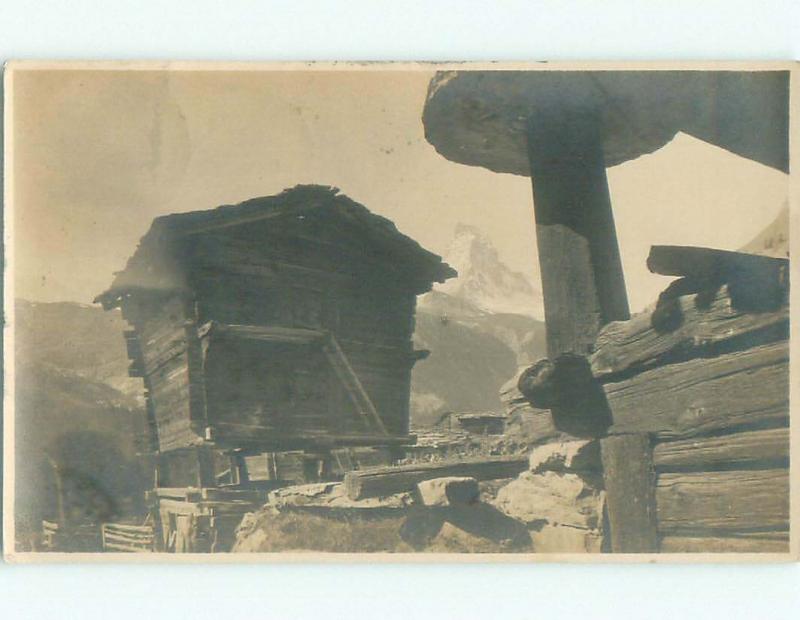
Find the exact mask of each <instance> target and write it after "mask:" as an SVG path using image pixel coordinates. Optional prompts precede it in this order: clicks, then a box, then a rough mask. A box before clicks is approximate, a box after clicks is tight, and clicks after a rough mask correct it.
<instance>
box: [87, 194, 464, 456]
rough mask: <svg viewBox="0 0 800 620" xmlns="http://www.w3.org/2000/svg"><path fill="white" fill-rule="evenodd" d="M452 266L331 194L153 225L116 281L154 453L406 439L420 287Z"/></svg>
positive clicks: (114, 300) (108, 297) (110, 299)
mask: <svg viewBox="0 0 800 620" xmlns="http://www.w3.org/2000/svg"><path fill="white" fill-rule="evenodd" d="M454 275H456V273H455V271H454V270H453V269H452V268H450V267H449V266H448V265H447V264H445V263H443V262H442V260H441V258H440V257H439V256H436V255H435V254H432V253H431V252H428V251H426V250H425V249H423V248H422V247H420V245H419V244H417V243H416V242H415V241H413V240H412V239H410V238H409V237H407V236H405V235H403V234H401V233H400V232H399V231H398V230H397V229H396V228H395V226H394V224H393V223H392V222H390V221H389V220H387V219H385V218H383V217H380V216H378V215H375V214H373V213H371V212H370V211H369V210H368V209H367V208H366V207H364V206H363V205H360V204H358V203H356V202H355V201H353V200H351V199H350V198H348V197H346V196H344V195H342V194H339V193H338V190H336V189H334V188H329V187H323V186H316V185H304V186H297V187H294V188H292V189H288V190H286V191H284V192H282V193H281V194H278V195H276V196H269V197H264V198H255V199H252V200H248V201H245V202H243V203H241V204H238V205H234V206H222V207H219V208H217V209H213V210H207V211H194V212H189V213H178V214H173V215H167V216H164V217H159V218H157V219H156V220H155V221H154V222H153V224H152V227H151V228H150V230H149V232H148V233H147V234H146V235H145V236H144V237H143V238H142V240H141V242H140V244H139V247H138V248H137V250H136V252H135V253H134V255H133V256H132V257H131V258H130V260H129V261H128V264H127V266H126V267H125V269H124V270H123V271H121V272H119V273H118V274H117V275H116V277H115V279H114V281H113V283H112V285H111V287H110V288H109V289H108V290H107V291H106V292H104V293H102V294H101V295H99V296H98V297H97V299H96V300H95V301H98V302H100V303H102V305H103V307H104V308H105V309H107V310H110V309H112V308H117V307H120V308H121V309H122V313H123V316H124V318H125V319H126V320H127V321H128V322H129V323H130V325H131V326H132V329H131V330H130V331H128V332H126V334H125V338H126V341H127V345H128V354H129V357H130V359H131V366H130V373H131V375H132V376H138V377H142V379H143V381H144V388H145V395H146V400H147V411H148V416H149V420H150V425H149V428H150V438H149V439H150V445H151V447H152V449H153V451H159V452H167V451H174V450H180V449H184V448H190V447H196V446H203V445H207V446H214V447H215V448H221V449H241V450H245V451H250V452H251V453H258V452H264V451H269V450H292V449H320V448H323V449H330V448H332V447H335V446H359V445H360V446H388V445H402V444H407V443H409V442H411V441H412V438H411V436H410V435H409V393H410V378H411V368H412V366H413V365H414V362H415V361H416V360H417V359H418V358H419V357H421V356H422V355H424V353H421V352H419V351H415V350H414V349H413V346H412V341H411V337H412V333H413V330H414V312H415V305H416V296H417V295H419V294H421V293H424V292H426V291H428V290H430V288H431V287H432V284H433V283H434V282H443V281H444V280H446V279H447V278H450V277H453V276H454Z"/></svg>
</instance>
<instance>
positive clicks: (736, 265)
mask: <svg viewBox="0 0 800 620" xmlns="http://www.w3.org/2000/svg"><path fill="white" fill-rule="evenodd" d="M647 268H648V269H649V270H650V271H652V272H653V273H658V274H661V275H665V276H682V277H691V278H697V279H701V280H705V281H709V282H713V281H716V282H720V283H724V282H730V281H732V280H734V279H740V278H747V279H753V278H763V277H766V278H769V279H774V280H776V281H784V282H786V278H788V268H789V261H788V259H785V258H773V257H771V256H760V255H757V254H747V253H744V252H730V251H727V250H715V249H713V248H703V247H693V246H680V245H654V246H652V247H651V248H650V255H649V256H648V257H647Z"/></svg>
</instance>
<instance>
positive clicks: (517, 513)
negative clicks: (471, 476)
mask: <svg viewBox="0 0 800 620" xmlns="http://www.w3.org/2000/svg"><path fill="white" fill-rule="evenodd" d="M603 496H604V493H603V492H602V491H600V490H598V489H596V488H595V487H594V486H592V485H590V484H589V483H587V482H586V481H585V480H584V479H583V478H582V477H580V476H578V475H577V474H570V473H557V472H551V471H548V472H544V473H541V474H534V473H533V472H530V471H526V472H523V473H522V474H520V475H519V477H518V478H517V479H515V480H514V481H512V482H510V483H509V484H507V485H506V486H505V487H503V488H502V489H500V491H499V492H498V493H497V497H496V498H495V499H494V501H493V504H494V506H495V507H496V508H497V509H498V510H500V511H501V512H503V513H505V514H506V515H508V516H509V517H512V518H513V519H517V520H519V521H522V522H523V523H526V524H527V525H528V526H529V527H531V526H533V527H534V528H535V527H537V526H541V525H544V524H549V525H566V526H570V527H577V528H581V529H587V530H596V529H598V528H599V527H600V526H601V523H602V514H603Z"/></svg>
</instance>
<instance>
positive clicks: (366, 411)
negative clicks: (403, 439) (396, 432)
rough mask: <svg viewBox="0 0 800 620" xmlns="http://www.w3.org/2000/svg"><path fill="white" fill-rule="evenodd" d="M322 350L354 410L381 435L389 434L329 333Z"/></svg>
mask: <svg viewBox="0 0 800 620" xmlns="http://www.w3.org/2000/svg"><path fill="white" fill-rule="evenodd" d="M322 350H323V352H324V353H325V357H326V358H327V360H328V362H329V363H330V365H331V367H332V368H333V371H334V372H335V373H336V376H337V378H338V379H339V381H340V382H341V384H342V386H343V387H344V389H345V392H347V395H348V396H349V397H350V400H351V401H352V402H353V405H355V408H356V411H358V413H359V414H360V415H361V416H362V417H363V418H365V419H366V420H368V424H370V425H373V424H374V426H376V427H377V428H378V430H379V431H380V432H381V433H382V434H383V435H389V431H388V430H387V429H386V426H385V425H384V423H383V420H381V417H380V415H379V414H378V410H377V409H376V408H375V405H374V404H373V402H372V399H370V397H369V394H367V392H366V390H365V389H364V386H363V385H362V384H361V380H360V379H359V378H358V375H356V373H355V371H354V370H353V367H352V366H351V365H350V362H349V361H348V360H347V356H346V355H345V354H344V351H342V348H341V347H340V346H339V343H338V342H337V341H336V337H335V336H334V335H333V334H330V335H329V337H328V340H327V341H326V342H325V343H324V344H323V347H322Z"/></svg>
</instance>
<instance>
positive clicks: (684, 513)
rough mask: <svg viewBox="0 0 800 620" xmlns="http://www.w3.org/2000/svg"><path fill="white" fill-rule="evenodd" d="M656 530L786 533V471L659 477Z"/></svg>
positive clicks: (787, 482)
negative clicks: (779, 531) (777, 531)
mask: <svg viewBox="0 0 800 620" xmlns="http://www.w3.org/2000/svg"><path fill="white" fill-rule="evenodd" d="M656 506H657V514H658V527H659V530H660V531H661V532H662V533H664V534H675V533H684V534H692V533H693V534H698V533H703V534H712V533H719V532H746V531H755V530H788V529H789V471H788V470H787V469H769V470H740V471H724V472H723V471H721V472H699V473H673V474H661V475H659V476H658V479H657V481H656Z"/></svg>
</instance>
